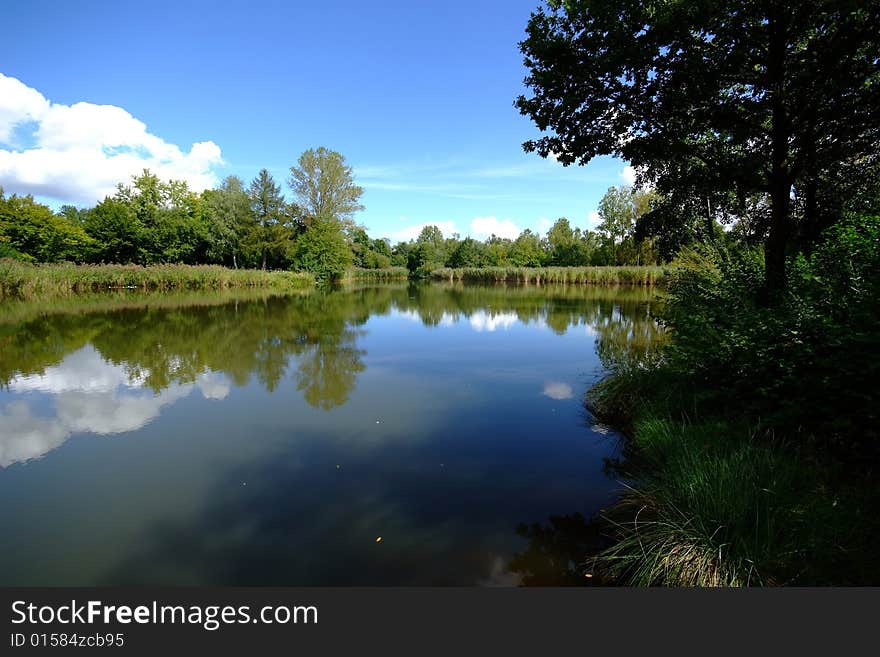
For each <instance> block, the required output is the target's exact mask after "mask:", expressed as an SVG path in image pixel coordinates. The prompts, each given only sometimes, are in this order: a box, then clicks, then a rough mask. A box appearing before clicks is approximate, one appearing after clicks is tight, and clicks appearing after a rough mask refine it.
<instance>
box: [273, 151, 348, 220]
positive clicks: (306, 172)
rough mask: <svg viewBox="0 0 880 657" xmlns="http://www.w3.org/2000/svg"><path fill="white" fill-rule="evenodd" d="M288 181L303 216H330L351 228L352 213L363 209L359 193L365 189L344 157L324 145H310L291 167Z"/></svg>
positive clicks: (313, 217) (310, 218) (325, 217)
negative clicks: (314, 146) (357, 183)
mask: <svg viewBox="0 0 880 657" xmlns="http://www.w3.org/2000/svg"><path fill="white" fill-rule="evenodd" d="M288 184H289V185H290V188H291V190H293V195H294V197H295V199H296V203H297V205H298V206H299V207H300V209H301V211H302V213H303V214H304V216H305V219H306V225H310V224H311V222H312V221H315V220H324V221H326V220H329V219H333V220H335V221H337V222H340V223H341V224H342V225H343V227H344V228H345V230H347V231H352V230H353V229H354V219H353V217H354V214H355V212H358V211H360V210H363V206H362V205H361V204H360V197H361V195H362V194H363V192H364V190H363V189H362V188H361V187H358V186H357V185H356V184H355V183H354V175H353V173H352V169H351V167H350V166H349V165H348V164H347V163H346V161H345V158H344V157H343V156H342V155H341V154H340V153H337V152H336V151H331V150H329V149H327V148H324V147H323V146H322V147H320V148H318V149H313V148H310V149H309V150H307V151H306V152H304V153H303V154H302V155H300V157H299V160H298V161H297V165H296V166H294V167H291V168H290V178H289V179H288Z"/></svg>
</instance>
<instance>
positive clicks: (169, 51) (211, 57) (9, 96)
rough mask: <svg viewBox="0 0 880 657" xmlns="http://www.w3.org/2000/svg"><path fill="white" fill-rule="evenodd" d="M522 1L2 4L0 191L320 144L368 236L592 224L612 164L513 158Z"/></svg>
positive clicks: (279, 166)
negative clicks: (557, 222) (353, 192)
mask: <svg viewBox="0 0 880 657" xmlns="http://www.w3.org/2000/svg"><path fill="white" fill-rule="evenodd" d="M537 5H538V0H494V1H488V0H470V1H467V2H461V1H458V0H447V1H446V2H438V3H421V2H412V1H411V0H410V1H408V2H402V1H397V0H394V1H387V2H374V3H373V2H363V1H361V2H353V1H333V0H326V1H324V2H320V3H301V2H263V3H245V2H225V3H217V2H181V1H180V0H178V1H177V2H164V1H152V2H150V3H146V4H145V3H133V2H111V1H108V2H75V3H74V2H60V1H59V2H40V1H35V0H27V1H25V0H12V1H11V2H6V3H4V12H3V13H4V19H5V20H4V22H5V23H6V29H4V38H3V40H2V41H0V74H2V76H3V77H2V78H0V85H5V86H0V185H2V186H3V187H4V188H5V189H6V191H7V193H10V192H19V193H34V194H35V195H36V196H38V197H39V198H41V199H44V200H46V201H49V202H51V203H52V204H53V205H56V206H57V205H58V204H60V203H62V202H73V203H76V204H79V205H87V204H91V203H92V202H94V200H96V198H93V197H98V198H99V197H102V196H103V194H104V193H105V192H106V190H107V189H109V188H112V185H111V179H114V177H116V178H119V179H124V178H125V177H126V176H127V174H128V171H129V170H132V168H133V167H137V166H140V165H141V164H145V165H151V164H154V165H155V166H153V167H152V168H154V169H159V172H160V174H166V177H167V176H170V175H175V176H178V177H182V178H185V179H187V180H189V181H190V182H191V184H193V186H194V187H203V186H205V185H209V184H211V182H212V181H215V180H217V179H219V178H222V177H223V176H225V175H228V174H236V175H239V176H241V177H242V178H244V179H245V181H249V180H250V179H252V178H253V177H254V176H255V175H256V173H257V171H258V170H259V169H260V168H262V167H265V168H267V169H269V170H270V171H271V172H272V174H273V175H274V176H275V178H276V180H278V181H279V182H280V183H284V182H285V180H286V178H287V172H288V169H289V167H290V166H291V165H293V164H294V163H295V162H296V159H297V157H298V156H299V154H300V153H301V152H302V151H304V150H305V149H307V148H310V147H318V146H326V147H328V148H332V149H334V150H338V151H339V152H341V153H342V154H343V155H344V156H345V157H346V159H347V160H348V162H349V163H350V164H351V165H352V166H353V167H354V170H355V175H356V179H357V181H358V183H359V184H360V185H361V186H363V187H364V189H365V193H364V196H363V203H364V205H365V206H366V210H365V211H364V212H363V213H361V214H360V215H359V217H358V220H359V221H360V222H361V223H363V224H364V225H365V226H366V227H367V229H368V230H369V232H370V233H371V235H374V236H389V237H392V238H394V239H399V238H403V237H407V236H409V235H412V234H414V233H415V232H416V231H417V229H418V227H419V226H420V225H423V224H428V223H435V224H438V225H440V226H441V228H443V229H444V232H450V231H451V230H456V231H458V232H460V233H461V234H473V235H475V236H478V237H484V236H485V233H486V232H489V231H492V230H496V232H515V231H516V230H517V229H524V228H532V229H533V230H534V229H538V230H541V231H542V232H543V231H544V230H546V227H547V226H548V225H549V223H550V222H552V220H554V219H556V218H557V217H560V216H566V217H568V218H569V219H570V220H571V221H572V222H573V223H575V224H576V225H579V226H583V227H587V226H590V225H594V224H595V214H594V213H595V210H596V207H597V205H598V201H599V199H600V198H601V196H602V194H603V193H604V192H605V190H606V189H607V188H608V187H609V186H612V185H619V184H624V183H625V182H627V174H628V173H629V170H627V169H625V163H624V162H621V161H619V160H615V159H612V158H600V159H597V160H595V161H594V162H592V163H591V164H590V165H588V166H586V167H568V168H564V167H562V166H561V165H559V164H557V163H556V162H554V161H552V160H550V161H545V160H542V159H541V158H540V157H538V156H537V155H534V154H526V153H524V152H523V151H522V148H521V144H522V142H523V141H524V140H526V139H528V138H530V137H533V136H535V135H536V134H537V130H536V129H535V128H534V127H533V126H532V124H531V123H530V122H529V121H528V120H527V119H526V118H525V117H522V116H520V115H519V113H518V112H517V111H516V109H515V108H514V107H513V101H514V99H515V97H516V96H517V95H518V94H519V93H521V92H522V91H523V86H522V79H523V77H524V76H525V73H526V71H525V68H524V67H523V65H522V56H521V54H520V53H519V51H518V48H517V42H518V41H520V40H521V39H522V38H523V36H524V32H523V30H524V27H525V25H526V22H527V21H528V17H529V13H530V12H531V11H532V10H533V9H534V8H535V7H536V6H537ZM11 80H12V81H11ZM78 103H80V104H79V105H78ZM194 145H195V146H194ZM114 156H121V157H116V159H113V157H114ZM138 158H141V159H144V161H143V162H140V160H139V159H138ZM134 170H137V169H136V168H135V169H134ZM112 182H116V180H113V181H112ZM284 187H285V188H286V184H284Z"/></svg>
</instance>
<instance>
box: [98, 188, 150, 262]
mask: <svg viewBox="0 0 880 657" xmlns="http://www.w3.org/2000/svg"><path fill="white" fill-rule="evenodd" d="M85 231H86V233H88V235H89V237H91V238H92V239H93V240H94V242H93V247H92V249H91V253H90V256H89V258H87V259H88V260H89V261H91V262H115V263H120V264H127V263H131V262H142V261H143V257H142V245H143V244H144V243H145V238H144V234H145V232H146V228H145V226H144V224H143V222H142V221H141V220H140V219H138V217H137V215H136V214H135V212H134V210H133V209H132V208H131V206H130V205H129V204H127V203H125V202H123V201H120V200H117V199H113V198H109V197H108V198H106V199H104V200H103V201H101V202H100V203H98V205H96V206H95V207H94V208H93V209H92V210H90V211H89V213H88V215H87V216H86V221H85Z"/></svg>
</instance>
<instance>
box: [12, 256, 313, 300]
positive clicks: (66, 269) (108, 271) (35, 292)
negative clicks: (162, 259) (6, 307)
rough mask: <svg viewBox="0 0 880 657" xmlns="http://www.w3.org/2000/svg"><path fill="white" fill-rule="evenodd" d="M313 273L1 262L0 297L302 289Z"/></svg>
mask: <svg viewBox="0 0 880 657" xmlns="http://www.w3.org/2000/svg"><path fill="white" fill-rule="evenodd" d="M313 284H314V278H313V277H312V276H311V275H310V274H303V273H294V272H286V271H262V270H258V269H227V268H226V267H220V266H217V265H175V264H167V265H150V266H147V267H143V266H140V265H77V264H73V263H54V264H29V263H24V262H19V261H16V260H11V259H8V258H7V259H2V260H0V297H20V298H30V297H36V296H58V295H65V294H71V293H80V292H98V291H102V290H120V289H140V290H207V289H221V290H222V289H227V288H245V287H250V288H270V289H301V288H305V287H310V286H312V285H313Z"/></svg>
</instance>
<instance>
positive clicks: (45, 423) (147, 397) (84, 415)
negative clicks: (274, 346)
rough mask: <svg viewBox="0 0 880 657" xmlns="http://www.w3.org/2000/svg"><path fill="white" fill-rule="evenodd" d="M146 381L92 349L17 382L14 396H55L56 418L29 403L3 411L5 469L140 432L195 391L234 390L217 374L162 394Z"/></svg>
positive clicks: (220, 393)
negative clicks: (67, 445) (84, 438)
mask: <svg viewBox="0 0 880 657" xmlns="http://www.w3.org/2000/svg"><path fill="white" fill-rule="evenodd" d="M145 377H146V374H141V375H138V376H132V375H130V374H129V373H128V372H127V370H126V368H125V367H124V366H122V365H116V364H113V363H110V362H108V361H106V360H104V359H103V358H102V357H101V355H100V354H99V353H98V352H97V351H96V350H95V349H94V348H93V347H91V346H87V347H83V348H82V349H79V350H78V351H75V352H73V353H71V354H70V355H69V356H67V357H66V358H65V359H64V360H63V361H62V362H61V363H59V364H58V365H54V366H52V367H48V368H46V370H45V371H44V372H43V373H42V374H38V375H37V374H34V375H29V376H21V377H18V378H14V379H13V380H12V381H10V383H9V388H10V390H12V391H13V392H17V393H28V392H39V393H43V394H48V395H52V396H53V400H54V407H55V415H54V416H39V415H34V414H33V413H32V411H31V407H30V406H29V404H28V402H27V401H24V400H17V401H14V402H11V403H9V404H7V405H6V406H5V407H4V408H0V467H7V466H9V465H12V464H13V463H19V462H25V461H29V460H31V459H36V458H40V457H41V456H43V455H44V454H46V453H48V452H50V451H52V450H53V449H56V448H57V447H60V446H61V445H62V444H63V443H64V441H66V440H67V439H68V438H69V437H70V436H71V435H72V434H75V433H94V434H99V435H112V434H118V433H126V432H130V431H136V430H138V429H141V428H143V427H144V426H146V425H147V424H148V423H150V422H151V421H152V420H154V419H155V418H156V417H158V416H159V414H160V413H161V411H162V408H163V407H165V406H168V405H170V404H173V403H174V402H176V401H177V400H179V399H182V398H184V397H186V396H188V395H189V394H191V393H192V391H193V390H194V389H199V390H200V392H201V393H202V396H203V397H204V398H205V399H223V398H225V397H226V396H227V395H228V394H229V390H230V385H229V382H228V381H227V379H226V377H225V376H224V375H223V374H220V373H218V372H211V371H208V372H205V373H203V374H200V375H199V376H197V377H196V380H195V382H194V383H187V384H174V385H171V386H169V387H167V388H165V389H164V390H162V391H161V392H159V393H158V394H154V393H153V392H152V391H151V390H149V389H148V388H145V387H144V380H145Z"/></svg>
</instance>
